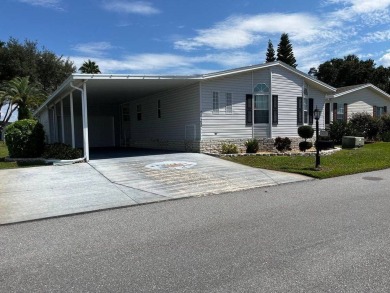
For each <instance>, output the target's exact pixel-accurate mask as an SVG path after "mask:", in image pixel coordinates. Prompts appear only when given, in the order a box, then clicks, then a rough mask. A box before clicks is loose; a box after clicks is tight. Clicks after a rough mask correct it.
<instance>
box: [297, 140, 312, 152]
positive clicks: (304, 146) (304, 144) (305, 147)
mask: <svg viewBox="0 0 390 293" xmlns="http://www.w3.org/2000/svg"><path fill="white" fill-rule="evenodd" d="M312 147H313V143H312V142H310V141H301V142H300V143H299V150H300V151H301V152H306V150H308V149H311V148H312Z"/></svg>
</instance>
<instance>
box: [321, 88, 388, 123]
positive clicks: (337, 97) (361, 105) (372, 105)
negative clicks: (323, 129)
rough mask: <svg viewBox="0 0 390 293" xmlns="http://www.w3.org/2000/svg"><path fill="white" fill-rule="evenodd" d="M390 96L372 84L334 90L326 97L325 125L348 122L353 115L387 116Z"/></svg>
mask: <svg viewBox="0 0 390 293" xmlns="http://www.w3.org/2000/svg"><path fill="white" fill-rule="evenodd" d="M389 106H390V95H389V94H388V93H386V92H384V91H382V90H381V89H379V88H377V87H376V86H374V85H373V84H370V83H367V84H359V85H352V86H346V87H340V88H337V89H336V92H335V93H333V94H330V95H328V96H327V99H326V103H325V124H326V125H328V124H330V123H331V122H332V121H336V120H337V121H348V120H349V118H351V116H352V115H353V114H355V113H368V114H370V115H372V116H373V117H380V116H382V115H385V114H387V113H388V112H387V109H388V107H389Z"/></svg>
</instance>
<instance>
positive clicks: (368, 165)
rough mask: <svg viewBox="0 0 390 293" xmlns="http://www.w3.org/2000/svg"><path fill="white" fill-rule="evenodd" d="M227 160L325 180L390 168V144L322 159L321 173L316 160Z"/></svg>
mask: <svg viewBox="0 0 390 293" xmlns="http://www.w3.org/2000/svg"><path fill="white" fill-rule="evenodd" d="M224 159H225V160H229V161H231V162H236V163H239V164H243V165H247V166H250V167H255V168H263V169H268V170H275V171H283V172H290V173H297V174H302V175H306V176H310V177H314V178H318V179H325V178H331V177H337V176H343V175H350V174H356V173H362V172H369V171H375V170H382V169H387V168H390V143H388V142H378V143H372V144H366V145H364V146H363V147H362V148H359V149H343V150H341V151H339V152H336V153H334V154H331V155H328V156H321V170H320V171H316V170H315V169H314V165H315V157H314V156H310V157H306V156H237V157H225V158H224Z"/></svg>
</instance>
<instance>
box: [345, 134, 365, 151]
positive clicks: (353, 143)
mask: <svg viewBox="0 0 390 293" xmlns="http://www.w3.org/2000/svg"><path fill="white" fill-rule="evenodd" d="M362 146H364V137H356V136H343V140H342V147H343V149H344V148H347V149H353V148H360V147H362Z"/></svg>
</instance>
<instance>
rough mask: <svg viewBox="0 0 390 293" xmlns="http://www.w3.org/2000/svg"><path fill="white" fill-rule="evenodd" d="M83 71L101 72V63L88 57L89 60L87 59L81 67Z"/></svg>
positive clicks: (90, 72)
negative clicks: (98, 63)
mask: <svg viewBox="0 0 390 293" xmlns="http://www.w3.org/2000/svg"><path fill="white" fill-rule="evenodd" d="M79 70H80V71H81V73H89V74H96V73H101V72H100V69H99V65H97V64H96V63H95V62H94V61H91V60H90V59H88V61H85V62H84V63H83V65H82V66H81V67H80V68H79Z"/></svg>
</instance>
